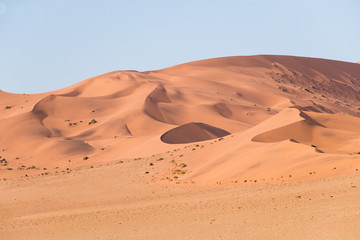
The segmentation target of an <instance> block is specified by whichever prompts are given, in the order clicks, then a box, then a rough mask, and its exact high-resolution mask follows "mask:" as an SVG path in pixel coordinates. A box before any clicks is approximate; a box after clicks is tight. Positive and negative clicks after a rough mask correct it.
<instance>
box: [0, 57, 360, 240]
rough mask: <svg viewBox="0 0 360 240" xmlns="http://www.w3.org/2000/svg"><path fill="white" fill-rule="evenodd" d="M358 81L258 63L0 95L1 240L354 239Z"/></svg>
mask: <svg viewBox="0 0 360 240" xmlns="http://www.w3.org/2000/svg"><path fill="white" fill-rule="evenodd" d="M359 80H360V65H358V64H356V63H347V62H339V61H332V60H325V59H315V58H303V57H292V56H270V55H266V56H248V57H227V58H216V59H208V60H203V61H197V62H191V63H186V64H181V65H177V66H174V67H170V68H166V69H162V70H157V71H148V72H137V71H116V72H111V73H107V74H103V75H100V76H97V77H94V78H90V79H87V80H84V81H82V82H79V83H77V84H75V85H73V86H70V87H67V88H64V89H61V90H57V91H53V92H48V93H42V94H11V93H6V92H2V91H0V102H1V106H0V122H1V124H0V150H1V152H0V156H1V157H0V239H359V238H360V230H359V229H360V220H359V219H360V218H359V217H360V216H359V212H360V203H359V201H357V199H358V198H359V195H360V192H359V187H360V186H359V185H358V183H359V178H360V175H359V169H360V118H359V116H360V104H359V100H360V82H359ZM329 236H330V237H329Z"/></svg>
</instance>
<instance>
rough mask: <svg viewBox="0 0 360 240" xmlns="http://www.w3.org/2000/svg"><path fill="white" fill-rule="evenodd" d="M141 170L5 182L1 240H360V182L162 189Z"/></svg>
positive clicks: (131, 167) (116, 167)
mask: <svg viewBox="0 0 360 240" xmlns="http://www.w3.org/2000/svg"><path fill="white" fill-rule="evenodd" d="M139 164H141V163H139V161H133V162H128V163H123V164H113V165H107V166H100V167H97V168H93V169H84V170H79V171H74V172H72V173H70V174H67V173H63V174H60V175H54V176H35V177H31V178H24V179H13V180H7V181H1V182H0V191H1V198H0V236H1V239H9V240H10V239H16V240H21V239H39V240H40V239H359V238H360V202H359V201H358V199H359V198H360V185H359V182H360V175H359V174H353V175H347V176H343V177H334V178H325V179H319V180H310V181H303V182H284V183H271V184H268V183H266V182H264V183H258V184H257V183H252V184H249V185H245V184H239V186H236V185H232V186H224V187H223V186H221V184H218V186H213V187H207V188H204V187H197V186H196V184H192V183H184V184H178V185H176V187H175V185H171V184H168V185H162V186H161V187H159V185H157V184H154V183H151V182H148V183H146V182H143V181H138V178H137V171H139V170H138V169H139V166H138V165H139ZM129 181H130V182H131V184H129Z"/></svg>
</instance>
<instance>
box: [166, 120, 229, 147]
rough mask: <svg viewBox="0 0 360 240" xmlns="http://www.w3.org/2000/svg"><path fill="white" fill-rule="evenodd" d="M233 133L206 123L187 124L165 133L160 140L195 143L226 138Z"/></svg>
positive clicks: (173, 142)
mask: <svg viewBox="0 0 360 240" xmlns="http://www.w3.org/2000/svg"><path fill="white" fill-rule="evenodd" d="M230 134H231V133H229V132H227V131H225V130H223V129H221V128H217V127H214V126H210V125H208V124H205V123H195V122H192V123H187V124H184V125H181V126H179V127H176V128H173V129H171V130H169V131H167V132H166V133H164V134H163V135H162V136H161V137H160V139H161V141H163V142H164V143H170V144H178V143H193V142H200V141H206V140H211V139H215V138H220V137H225V136H227V135H230Z"/></svg>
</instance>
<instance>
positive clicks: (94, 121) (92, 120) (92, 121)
mask: <svg viewBox="0 0 360 240" xmlns="http://www.w3.org/2000/svg"><path fill="white" fill-rule="evenodd" d="M95 123H97V121H96V120H95V119H91V121H90V122H89V125H91V124H95Z"/></svg>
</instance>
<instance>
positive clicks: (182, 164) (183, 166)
mask: <svg viewBox="0 0 360 240" xmlns="http://www.w3.org/2000/svg"><path fill="white" fill-rule="evenodd" d="M179 167H181V168H185V167H187V165H186V164H185V163H180V164H179Z"/></svg>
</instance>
